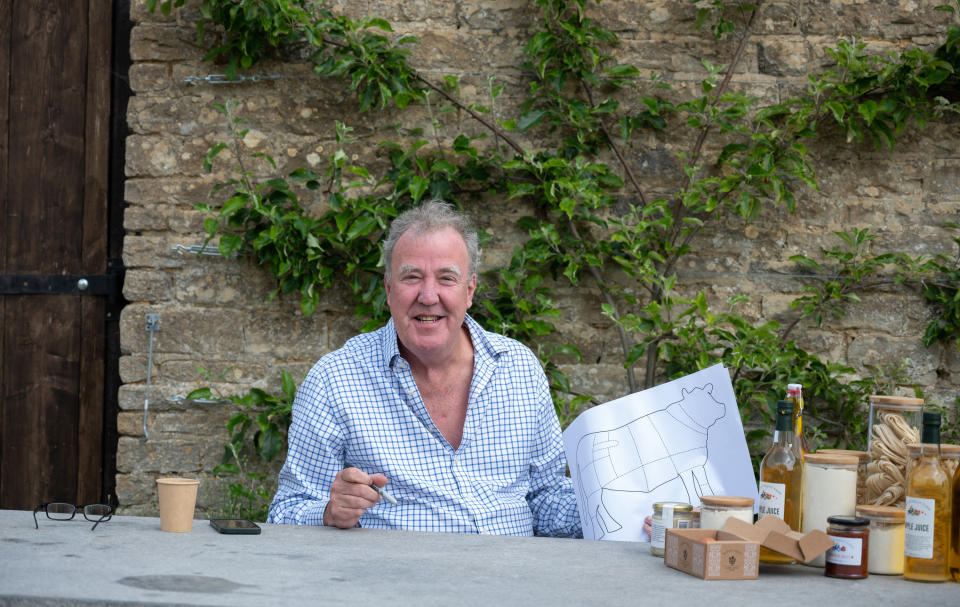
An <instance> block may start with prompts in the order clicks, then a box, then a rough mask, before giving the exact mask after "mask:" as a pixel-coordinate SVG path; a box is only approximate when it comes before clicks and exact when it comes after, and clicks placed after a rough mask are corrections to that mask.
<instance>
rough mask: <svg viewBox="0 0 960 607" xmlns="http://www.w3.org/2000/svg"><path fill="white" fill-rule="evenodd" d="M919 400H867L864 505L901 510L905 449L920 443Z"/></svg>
mask: <svg viewBox="0 0 960 607" xmlns="http://www.w3.org/2000/svg"><path fill="white" fill-rule="evenodd" d="M922 410H923V399H920V398H910V397H906V396H882V395H876V394H875V395H872V396H871V397H870V418H869V422H868V433H867V445H868V447H867V449H868V451H869V452H870V464H869V465H868V467H867V483H866V485H867V495H866V500H864V502H865V503H868V504H875V505H878V506H897V507H900V508H902V507H903V505H904V503H905V496H906V478H907V468H906V461H907V447H906V446H907V445H908V444H910V443H917V442H920V419H921V418H920V416H921V413H922Z"/></svg>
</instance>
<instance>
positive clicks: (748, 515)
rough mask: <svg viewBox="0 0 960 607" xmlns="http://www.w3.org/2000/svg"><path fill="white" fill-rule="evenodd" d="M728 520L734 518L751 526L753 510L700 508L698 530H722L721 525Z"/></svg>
mask: <svg viewBox="0 0 960 607" xmlns="http://www.w3.org/2000/svg"><path fill="white" fill-rule="evenodd" d="M728 518H736V519H740V520H741V521H743V522H745V523H746V524H748V525H752V524H753V508H722V509H715V508H708V507H707V506H705V505H704V506H701V508H700V528H701V529H723V524H724V523H726V522H727V519H728Z"/></svg>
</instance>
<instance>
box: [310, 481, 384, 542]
mask: <svg viewBox="0 0 960 607" xmlns="http://www.w3.org/2000/svg"><path fill="white" fill-rule="evenodd" d="M370 483H374V484H376V485H377V486H378V487H383V486H384V485H386V484H387V477H385V476H384V475H382V474H367V473H366V472H364V471H363V470H360V469H359V468H344V469H343V470H341V471H340V472H338V473H337V476H336V478H334V479H333V482H332V483H330V501H329V502H327V507H326V509H325V510H324V511H323V524H324V525H327V526H328V527H340V528H341V529H348V528H350V527H356V526H357V522H358V521H359V520H360V516H361V515H362V514H363V513H364V511H366V509H367V508H369V507H370V506H372V505H374V504H376V503H377V502H379V501H380V494H379V493H377V491H376V490H375V489H373V488H372V487H371V486H370Z"/></svg>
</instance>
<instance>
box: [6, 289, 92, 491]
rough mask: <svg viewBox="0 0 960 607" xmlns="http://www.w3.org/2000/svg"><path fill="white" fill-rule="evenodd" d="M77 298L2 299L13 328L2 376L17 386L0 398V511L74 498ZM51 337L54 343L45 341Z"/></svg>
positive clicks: (9, 327)
mask: <svg viewBox="0 0 960 607" xmlns="http://www.w3.org/2000/svg"><path fill="white" fill-rule="evenodd" d="M69 300H73V302H69ZM77 300H79V296H72V297H65V296H62V295H18V296H9V297H7V307H8V309H9V310H10V311H11V312H12V314H11V318H15V319H16V322H7V323H5V329H6V331H5V332H6V334H5V336H4V342H5V343H6V344H7V346H8V348H7V352H8V355H7V356H4V366H5V370H4V375H5V376H6V377H9V378H11V379H14V380H15V381H16V384H15V385H16V389H15V391H11V390H8V391H7V393H6V394H4V407H3V417H4V420H3V428H4V435H3V451H4V456H3V474H2V475H0V480H2V483H3V484H2V487H0V493H2V494H3V498H4V508H14V509H32V508H34V507H35V506H36V505H37V504H38V503H40V502H41V501H50V500H68V501H69V500H73V499H74V497H75V495H76V491H77V487H76V479H77V473H76V470H77V462H76V447H75V444H76V427H77V424H76V414H77V412H76V392H77V380H76V378H77V373H78V370H79V363H78V361H77V360H76V354H75V352H76V349H77V347H78V342H79V331H78V330H76V329H77V327H78V322H77V321H78V320H79V306H78V305H76V302H77ZM65 303H68V304H69V303H72V304H73V305H64V304H65ZM60 328H67V329H72V330H66V331H64V330H61V329H60ZM51 331H55V332H56V334H57V339H50V334H51ZM11 352H15V355H12V356H11V355H9V354H10V353H11ZM11 383H13V382H11Z"/></svg>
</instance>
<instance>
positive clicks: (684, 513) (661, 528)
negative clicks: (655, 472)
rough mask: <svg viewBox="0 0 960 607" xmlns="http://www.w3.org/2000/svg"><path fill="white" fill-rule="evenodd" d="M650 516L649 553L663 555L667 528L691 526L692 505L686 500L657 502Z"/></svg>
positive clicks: (687, 527)
mask: <svg viewBox="0 0 960 607" xmlns="http://www.w3.org/2000/svg"><path fill="white" fill-rule="evenodd" d="M652 518H653V521H652V525H651V531H650V554H652V555H654V556H663V548H664V543H665V540H666V537H667V529H690V528H693V506H691V505H690V504H688V503H686V502H657V503H655V504H654V505H653V517H652Z"/></svg>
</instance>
